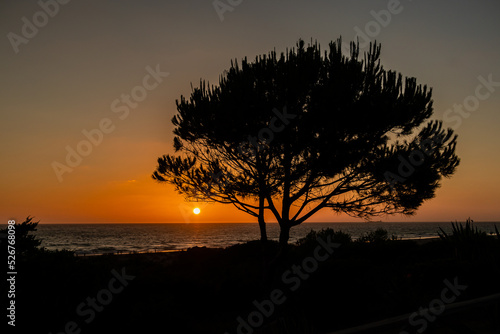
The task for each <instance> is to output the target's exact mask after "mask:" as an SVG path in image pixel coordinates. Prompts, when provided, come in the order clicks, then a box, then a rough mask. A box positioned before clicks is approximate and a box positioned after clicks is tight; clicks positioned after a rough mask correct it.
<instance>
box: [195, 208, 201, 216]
mask: <svg viewBox="0 0 500 334" xmlns="http://www.w3.org/2000/svg"><path fill="white" fill-rule="evenodd" d="M200 212H201V210H200V208H194V209H193V213H194V214H195V215H199V214H200Z"/></svg>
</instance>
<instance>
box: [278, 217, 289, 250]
mask: <svg viewBox="0 0 500 334" xmlns="http://www.w3.org/2000/svg"><path fill="white" fill-rule="evenodd" d="M280 227H281V228H280V241H279V244H280V248H286V247H287V246H288V240H289V239H290V226H289V225H288V224H286V223H285V224H282V225H281V226H280Z"/></svg>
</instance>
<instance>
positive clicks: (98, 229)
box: [34, 222, 500, 255]
mask: <svg viewBox="0 0 500 334" xmlns="http://www.w3.org/2000/svg"><path fill="white" fill-rule="evenodd" d="M495 225H496V226H497V227H498V228H499V229H500V223H493V222H482V223H481V222H477V223H476V222H474V226H475V227H477V228H478V229H479V230H482V231H484V232H487V233H493V232H494V231H495ZM326 228H332V229H333V230H335V231H343V232H346V233H349V234H351V236H352V237H353V239H356V238H358V237H360V236H361V235H363V234H365V233H368V232H370V231H374V230H376V229H377V228H383V229H385V230H387V231H388V232H389V236H391V235H395V236H397V237H398V238H401V239H422V238H432V237H437V236H438V231H439V228H442V229H443V230H444V231H446V232H451V230H452V225H451V223H450V222H446V223H444V222H439V223H438V222H435V223H432V222H425V223H414V222H411V223H410V222H404V223H384V222H371V223H303V224H301V225H298V226H295V227H293V228H292V230H291V232H290V243H294V242H296V241H297V240H298V239H300V238H303V237H305V236H306V235H307V234H308V233H309V232H310V231H311V230H316V231H320V230H322V229H326ZM34 233H35V235H36V237H37V238H38V239H41V240H42V244H41V246H42V247H45V248H47V249H49V250H56V249H58V250H63V249H66V250H71V251H74V252H75V253H76V254H77V255H87V254H88V255H92V254H107V253H118V254H119V253H144V252H168V251H177V250H184V249H187V248H191V247H217V248H220V247H228V246H231V245H234V244H238V243H244V242H247V241H251V240H258V239H259V238H260V232H259V227H258V225H257V223H192V224H186V223H178V224H175V223H174V224H172V223H169V224H146V223H145V224H39V225H38V227H37V231H36V232H34ZM267 233H268V238H269V239H271V240H278V236H279V226H278V224H276V223H268V224H267Z"/></svg>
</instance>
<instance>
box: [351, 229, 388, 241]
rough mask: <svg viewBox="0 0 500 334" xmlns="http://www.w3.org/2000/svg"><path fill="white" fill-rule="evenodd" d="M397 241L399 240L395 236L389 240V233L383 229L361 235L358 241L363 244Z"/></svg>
mask: <svg viewBox="0 0 500 334" xmlns="http://www.w3.org/2000/svg"><path fill="white" fill-rule="evenodd" d="M395 239H397V238H396V236H394V235H393V236H391V238H390V239H389V233H388V232H387V230H384V229H383V228H381V227H379V228H377V229H376V230H375V231H370V232H367V233H365V234H363V235H361V236H360V237H359V238H358V240H357V241H358V242H363V243H381V242H386V241H388V240H395Z"/></svg>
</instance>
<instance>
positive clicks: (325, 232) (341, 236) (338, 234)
mask: <svg viewBox="0 0 500 334" xmlns="http://www.w3.org/2000/svg"><path fill="white" fill-rule="evenodd" d="M329 236H330V237H331V240H332V242H337V243H339V244H342V245H343V244H348V243H351V242H352V237H351V235H350V234H349V233H345V232H342V231H334V230H333V229H332V228H326V229H321V231H314V230H311V231H310V232H309V233H308V234H307V235H306V236H305V237H304V238H301V239H299V240H297V246H304V245H317V244H318V241H317V239H318V238H321V239H323V240H326V239H327V238H328V237H329Z"/></svg>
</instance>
